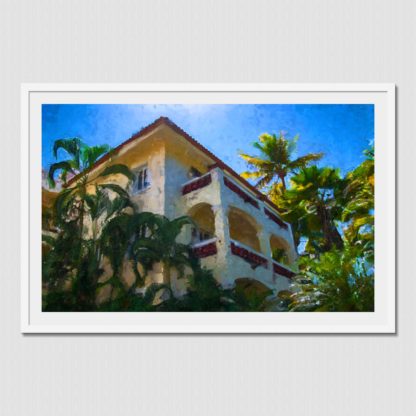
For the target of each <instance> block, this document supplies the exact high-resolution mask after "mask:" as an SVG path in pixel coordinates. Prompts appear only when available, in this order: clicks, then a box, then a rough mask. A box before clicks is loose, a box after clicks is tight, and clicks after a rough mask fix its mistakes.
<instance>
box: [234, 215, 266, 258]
mask: <svg viewBox="0 0 416 416" xmlns="http://www.w3.org/2000/svg"><path fill="white" fill-rule="evenodd" d="M228 223H229V227H230V238H231V240H234V241H237V242H240V243H242V244H244V245H246V246H248V247H251V248H252V249H253V250H255V251H257V252H261V247H260V241H259V238H258V235H257V232H258V225H257V223H256V220H255V219H254V218H253V217H251V216H250V215H249V214H247V213H246V212H244V211H242V210H240V209H238V208H234V207H231V208H230V211H229V213H228Z"/></svg>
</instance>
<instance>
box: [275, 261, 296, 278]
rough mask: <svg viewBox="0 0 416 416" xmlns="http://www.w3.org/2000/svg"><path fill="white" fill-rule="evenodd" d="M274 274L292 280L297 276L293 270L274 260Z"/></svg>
mask: <svg viewBox="0 0 416 416" xmlns="http://www.w3.org/2000/svg"><path fill="white" fill-rule="evenodd" d="M273 272H274V273H277V274H280V275H281V276H284V277H287V278H288V279H291V278H292V277H293V276H296V273H294V272H292V270H290V269H288V268H286V267H284V266H282V265H281V264H279V263H277V262H276V261H274V260H273Z"/></svg>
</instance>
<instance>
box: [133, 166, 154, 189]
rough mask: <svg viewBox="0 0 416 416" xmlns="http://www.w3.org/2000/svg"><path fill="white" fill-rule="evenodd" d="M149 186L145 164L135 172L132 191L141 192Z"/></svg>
mask: <svg viewBox="0 0 416 416" xmlns="http://www.w3.org/2000/svg"><path fill="white" fill-rule="evenodd" d="M149 186H150V175H149V171H148V169H147V166H145V167H142V168H140V169H139V170H137V172H136V181H135V184H134V191H135V192H141V191H144V190H145V189H147V188H148V187H149Z"/></svg>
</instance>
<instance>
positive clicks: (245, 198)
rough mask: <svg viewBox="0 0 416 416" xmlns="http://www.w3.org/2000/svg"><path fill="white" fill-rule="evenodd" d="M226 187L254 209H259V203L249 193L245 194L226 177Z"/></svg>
mask: <svg viewBox="0 0 416 416" xmlns="http://www.w3.org/2000/svg"><path fill="white" fill-rule="evenodd" d="M224 185H225V186H226V187H227V188H229V189H231V190H232V191H233V192H234V193H236V194H237V195H238V196H239V197H240V198H241V199H242V200H243V201H244V202H246V203H249V204H251V205H253V207H256V208H257V209H259V203H258V202H257V201H256V200H255V199H254V198H253V197H251V196H250V195H249V194H248V193H246V192H244V191H243V190H242V189H241V188H240V187H239V186H238V185H236V184H235V183H234V182H233V181H231V180H230V179H228V178H226V177H225V176H224Z"/></svg>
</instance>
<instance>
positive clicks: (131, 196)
mask: <svg viewBox="0 0 416 416" xmlns="http://www.w3.org/2000/svg"><path fill="white" fill-rule="evenodd" d="M21 154H22V159H21V178H22V182H21V201H22V202H21V210H22V215H21V218H22V223H21V230H22V236H21V237H22V247H21V250H22V268H21V270H22V272H21V273H22V276H21V277H22V283H21V285H22V286H21V292H22V299H21V310H22V317H21V326H22V327H21V329H22V332H25V333H39V332H41V333H394V332H395V328H396V326H395V321H396V318H395V87H394V85H391V84H354V85H353V84H314V85H311V84H183V85H178V84H157V85H156V84H132V85H128V84H120V85H119V84H103V85H100V84H59V85H58V84H25V85H23V86H22V142H21Z"/></svg>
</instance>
